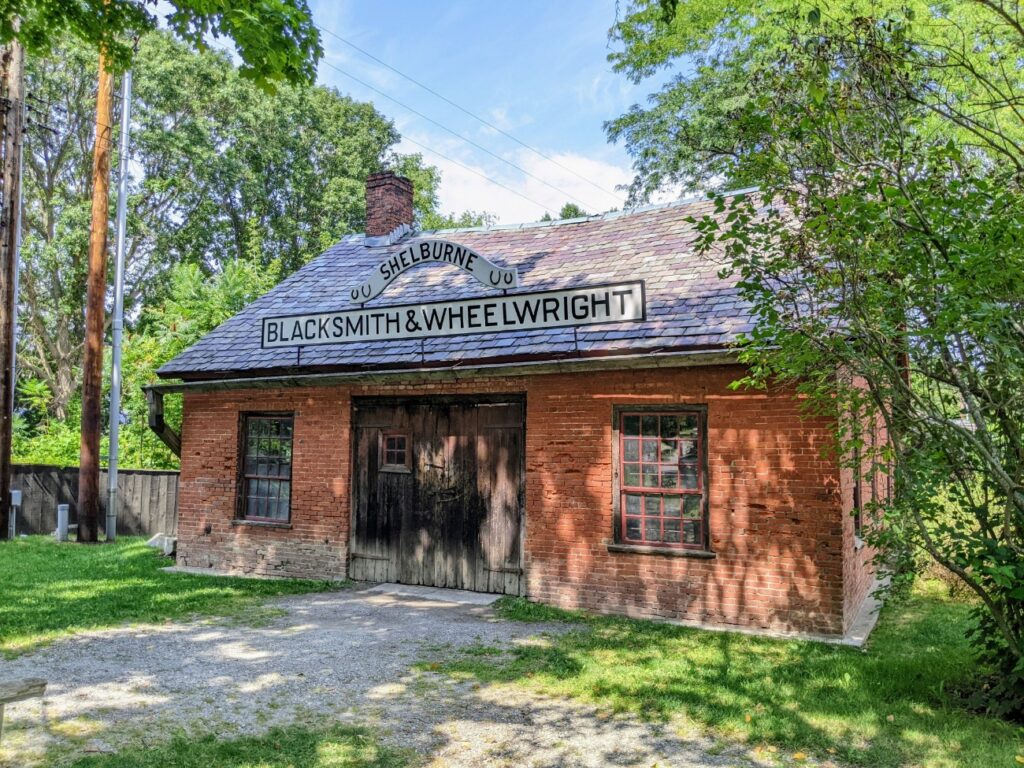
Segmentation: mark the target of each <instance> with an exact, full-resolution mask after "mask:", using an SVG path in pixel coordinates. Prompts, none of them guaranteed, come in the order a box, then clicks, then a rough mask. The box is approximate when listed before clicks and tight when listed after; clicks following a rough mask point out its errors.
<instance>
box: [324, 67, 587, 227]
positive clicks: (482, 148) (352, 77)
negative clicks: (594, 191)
mask: <svg viewBox="0 0 1024 768" xmlns="http://www.w3.org/2000/svg"><path fill="white" fill-rule="evenodd" d="M324 63H325V64H326V65H327V66H329V67H330V68H331V69H333V70H335V71H336V72H338V73H340V74H342V75H344V76H345V77H347V78H349V79H350V80H354V81H355V82H357V83H359V84H360V85H362V86H363V87H364V88H368V89H369V90H371V91H373V92H374V93H377V94H380V95H381V96H383V97H384V98H385V99H387V100H388V101H392V102H394V103H395V104H397V105H398V106H400V107H402V108H403V109H407V110H409V111H410V112H412V113H413V114H415V115H418V116H419V117H422V118H423V119H424V120H426V121H428V122H430V123H433V124H434V125H436V126H437V127H438V128H440V129H441V130H443V131H446V132H448V133H450V134H451V135H452V136H454V137H455V138H457V139H459V140H460V141H464V142H466V143H467V144H469V145H471V146H473V147H476V148H477V149H479V150H480V151H481V152H485V153H487V154H488V155H490V156H491V157H493V158H494V159H495V160H500V161H501V162H503V163H505V164H506V165H508V166H510V167H512V168H515V169H516V170H517V171H519V172H520V173H522V174H524V175H526V176H529V177H530V178H531V179H534V180H536V181H539V182H540V183H541V184H543V185H544V186H546V187H550V188H551V189H553V190H554V191H555V192H558V194H560V195H563V196H565V197H567V198H570V199H572V200H575V201H576V202H577V203H579V204H580V205H583V206H588V207H589V204H588V203H587V202H585V201H584V200H580V198H578V197H576V195H572V194H570V193H568V192H566V191H565V190H564V189H560V188H559V187H556V186H555V185H554V184H551V183H549V182H547V181H545V180H544V179H542V178H541V177H540V176H537V175H535V174H532V173H530V172H529V171H528V170H526V169H525V168H522V167H520V166H518V165H516V164H515V163H513V162H512V161H511V160H506V159H505V158H504V157H502V156H501V155H498V154H496V153H494V152H491V150H489V149H487V147H485V146H483V145H482V144H478V143H477V142H475V141H473V140H472V139H467V138H466V137H465V136H463V135H462V134H461V133H458V132H457V131H454V130H452V129H451V128H449V127H448V126H446V125H444V124H443V123H439V122H438V121H437V120H435V119H434V118H432V117H428V116H427V115H425V114H423V113H422V112H420V111H419V110H418V109H415V108H413V107H410V106H409V105H408V104H405V103H404V102H402V101H399V100H398V99H396V98H395V97H394V96H389V95H388V94H386V93H385V92H384V91H382V90H380V89H379V88H375V87H374V86H372V85H370V84H369V83H367V82H366V81H365V80H360V79H359V78H358V77H356V76H355V75H353V74H350V73H348V72H346V71H345V70H343V69H342V68H341V67H338V66H336V65H334V64H331V63H330V62H329V61H325V62H324Z"/></svg>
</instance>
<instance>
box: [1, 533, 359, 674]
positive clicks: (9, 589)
mask: <svg viewBox="0 0 1024 768" xmlns="http://www.w3.org/2000/svg"><path fill="white" fill-rule="evenodd" d="M168 565H173V560H171V559H169V558H166V557H163V556H162V555H161V554H160V553H159V552H157V551H156V550H154V549H152V548H151V547H147V546H146V545H145V543H144V542H143V541H142V540H141V539H121V540H119V541H117V542H116V543H113V544H102V545H89V546H86V545H78V544H74V543H66V544H58V543H56V542H55V541H53V540H52V539H50V538H49V537H42V536H38V537H30V538H27V539H18V540H15V541H9V542H0V653H2V654H3V655H4V656H7V657H11V656H13V655H16V654H18V653H24V652H26V651H30V650H33V649H34V648H36V647H38V646H40V645H42V644H44V643H46V642H49V641H51V640H53V639H55V638H57V637H61V636H64V635H69V634H73V633H74V632H77V631H82V630H87V629H98V628H104V627H113V626H118V625H121V624H124V623H140V622H158V621H165V620H168V619H176V618H183V617H188V616H193V615H229V616H230V615H238V614H240V613H243V612H245V611H246V610H247V609H250V608H252V607H253V606H254V605H255V604H257V602H258V601H259V600H260V599H262V598H267V597H276V596H281V595H291V594H302V593H307V592H318V591H324V590H330V589H337V588H339V587H340V586H343V585H340V584H338V583H336V582H322V581H302V580H297V579H275V580H260V579H242V578H227V577H218V576H194V575H191V574H179V573H166V572H164V571H163V570H162V569H163V568H165V567H167V566H168Z"/></svg>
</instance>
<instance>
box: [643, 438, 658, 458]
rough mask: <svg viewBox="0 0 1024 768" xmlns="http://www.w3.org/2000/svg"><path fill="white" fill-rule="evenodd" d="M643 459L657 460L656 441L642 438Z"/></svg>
mask: <svg viewBox="0 0 1024 768" xmlns="http://www.w3.org/2000/svg"><path fill="white" fill-rule="evenodd" d="M643 458H644V461H657V460H658V441H657V440H644V457H643Z"/></svg>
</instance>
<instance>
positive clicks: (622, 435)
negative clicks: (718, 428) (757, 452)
mask: <svg viewBox="0 0 1024 768" xmlns="http://www.w3.org/2000/svg"><path fill="white" fill-rule="evenodd" d="M631 417H637V418H639V419H640V422H639V423H640V429H639V430H638V434H636V435H632V434H629V435H627V434H626V419H627V418H631ZM652 417H653V418H657V420H658V421H657V434H655V435H647V434H645V433H644V426H643V425H644V419H645V418H648V419H650V418H652ZM616 418H617V422H616V431H617V432H618V457H617V467H616V470H617V472H616V477H617V480H618V489H617V494H618V495H617V500H618V526H617V529H616V539H617V541H618V543H621V544H627V545H635V546H652V547H666V548H671V549H693V550H702V551H704V550H707V547H708V528H707V493H706V486H707V476H706V475H707V467H706V460H705V455H704V447H705V442H706V436H705V423H706V422H705V412H704V411H703V410H700V409H695V408H666V409H659V410H640V409H633V410H631V409H628V408H623V409H621V410H619V411H618V412H617V414H616ZM663 418H676V419H680V418H681V419H688V420H692V421H693V422H695V424H696V426H695V428H694V429H693V434H692V435H680V433H679V431H677V432H676V435H675V436H674V437H666V436H665V435H664V433H663V422H662V419H663ZM686 429H687V430H689V429H691V427H686ZM645 439H646V440H648V441H653V442H654V443H655V446H656V454H655V458H654V459H653V460H646V461H645V460H644V457H645V454H644V440H645ZM633 440H635V441H636V445H637V448H638V453H637V458H636V459H635V460H628V461H627V458H629V457H627V451H626V447H627V441H633ZM691 440H692V441H693V442H694V451H693V459H692V460H689V459H685V460H684V457H683V454H682V451H681V446H682V444H683V443H684V442H689V441H691ZM670 441H675V446H674V450H675V453H676V459H675V461H674V465H675V471H674V474H675V477H676V483H675V485H674V486H671V485H670V486H665V485H664V471H665V469H666V465H670V464H673V461H672V460H664V453H663V449H664V447H665V443H666V442H670ZM627 465H631V466H634V467H636V468H637V474H636V475H635V480H636V483H635V484H634V483H630V482H628V479H629V477H630V473H628V472H627V469H626V467H627ZM651 466H653V467H654V468H655V470H656V473H657V474H656V476H655V475H653V474H652V473H650V472H649V471H646V467H651ZM684 466H685V467H693V470H694V472H695V475H696V477H695V485H694V487H692V488H687V487H685V482H684V472H683V467H684ZM652 476H653V477H655V479H656V481H657V482H656V484H654V485H644V481H645V479H646V478H648V477H652ZM630 497H633V498H635V497H639V513H638V514H637V513H634V512H632V511H631V505H630ZM654 499H657V502H656V504H657V514H654V513H652V512H651V511H650V507H649V506H648V504H649V502H650V501H651V500H654ZM667 499H671V500H673V501H672V502H671V505H672V506H676V507H678V511H677V512H675V513H674V514H673V513H670V514H668V515H666V514H665V511H666V500H667ZM675 500H678V501H675ZM690 500H692V501H690ZM693 504H696V511H697V514H696V515H692V514H691V515H690V516H687V514H686V511H687V507H691V508H692V506H693ZM652 520H657V521H658V535H657V537H655V538H649V537H648V535H647V533H648V526H649V521H652ZM631 522H632V523H634V524H635V523H636V522H639V537H637V536H635V535H634V536H631V535H630V530H629V529H630V527H631V525H630V524H631ZM666 524H668V526H669V529H668V530H669V534H671V532H672V531H671V528H672V527H676V526H678V533H677V538H678V540H677V541H672V540H666ZM688 528H689V531H688V530H687V529H688ZM689 532H692V534H691V535H688V533H689ZM669 538H671V536H670V537H669Z"/></svg>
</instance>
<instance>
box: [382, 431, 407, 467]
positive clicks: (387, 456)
mask: <svg viewBox="0 0 1024 768" xmlns="http://www.w3.org/2000/svg"><path fill="white" fill-rule="evenodd" d="M381 454H382V455H381V464H383V466H384V467H385V468H390V469H408V467H409V438H408V436H407V435H405V434H390V435H384V436H383V437H382V439H381Z"/></svg>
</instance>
